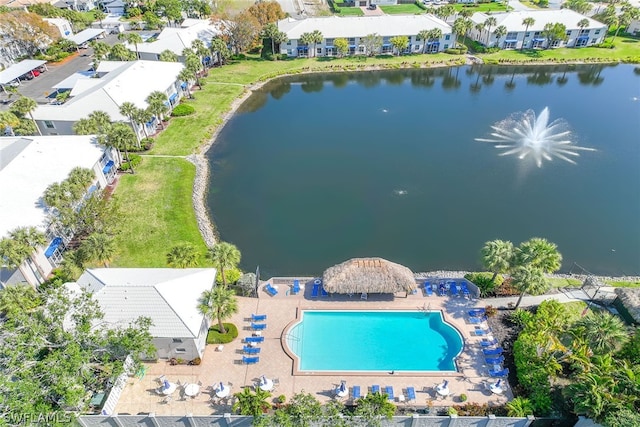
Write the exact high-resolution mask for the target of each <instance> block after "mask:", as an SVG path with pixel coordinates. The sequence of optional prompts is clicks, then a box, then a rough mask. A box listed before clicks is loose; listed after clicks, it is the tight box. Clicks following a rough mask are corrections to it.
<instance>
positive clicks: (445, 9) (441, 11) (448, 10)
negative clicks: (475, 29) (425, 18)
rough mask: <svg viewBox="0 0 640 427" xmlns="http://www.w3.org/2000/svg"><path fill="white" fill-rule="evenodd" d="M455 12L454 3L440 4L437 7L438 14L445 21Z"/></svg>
mask: <svg viewBox="0 0 640 427" xmlns="http://www.w3.org/2000/svg"><path fill="white" fill-rule="evenodd" d="M454 13H456V10H455V9H454V7H453V5H450V4H447V5H444V6H440V7H439V8H438V9H436V16H437V17H438V18H440V19H442V20H443V21H445V22H446V21H447V18H449V17H450V16H451V15H453V14H454Z"/></svg>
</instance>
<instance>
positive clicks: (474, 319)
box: [467, 317, 485, 325]
mask: <svg viewBox="0 0 640 427" xmlns="http://www.w3.org/2000/svg"><path fill="white" fill-rule="evenodd" d="M467 320H468V322H469V323H472V324H474V325H479V324H481V323H482V322H484V321H485V318H484V317H469V319H467Z"/></svg>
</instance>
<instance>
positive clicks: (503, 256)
mask: <svg viewBox="0 0 640 427" xmlns="http://www.w3.org/2000/svg"><path fill="white" fill-rule="evenodd" d="M481 253H482V265H484V267H485V268H486V269H487V270H489V271H492V272H493V277H492V278H491V282H493V281H494V280H495V279H496V277H497V276H498V274H500V273H507V272H508V271H509V270H510V269H511V265H512V263H513V256H514V254H515V248H514V247H513V243H511V242H509V241H505V240H491V241H489V242H486V243H485V244H484V246H483V247H482V250H481Z"/></svg>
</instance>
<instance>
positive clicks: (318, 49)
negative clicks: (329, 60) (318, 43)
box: [316, 47, 322, 55]
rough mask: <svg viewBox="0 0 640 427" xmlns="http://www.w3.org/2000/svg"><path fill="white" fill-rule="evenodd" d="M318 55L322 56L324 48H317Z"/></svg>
mask: <svg viewBox="0 0 640 427" xmlns="http://www.w3.org/2000/svg"><path fill="white" fill-rule="evenodd" d="M316 53H317V54H318V55H320V54H322V48H321V47H318V48H316Z"/></svg>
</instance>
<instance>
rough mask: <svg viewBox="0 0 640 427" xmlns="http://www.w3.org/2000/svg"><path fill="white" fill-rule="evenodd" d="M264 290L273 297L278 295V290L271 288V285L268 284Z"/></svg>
mask: <svg viewBox="0 0 640 427" xmlns="http://www.w3.org/2000/svg"><path fill="white" fill-rule="evenodd" d="M264 290H265V292H266V293H268V294H269V295H271V296H272V297H274V296H276V295H278V290H277V289H276V288H274V287H273V286H271V283H267V284H266V285H265V286H264Z"/></svg>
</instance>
